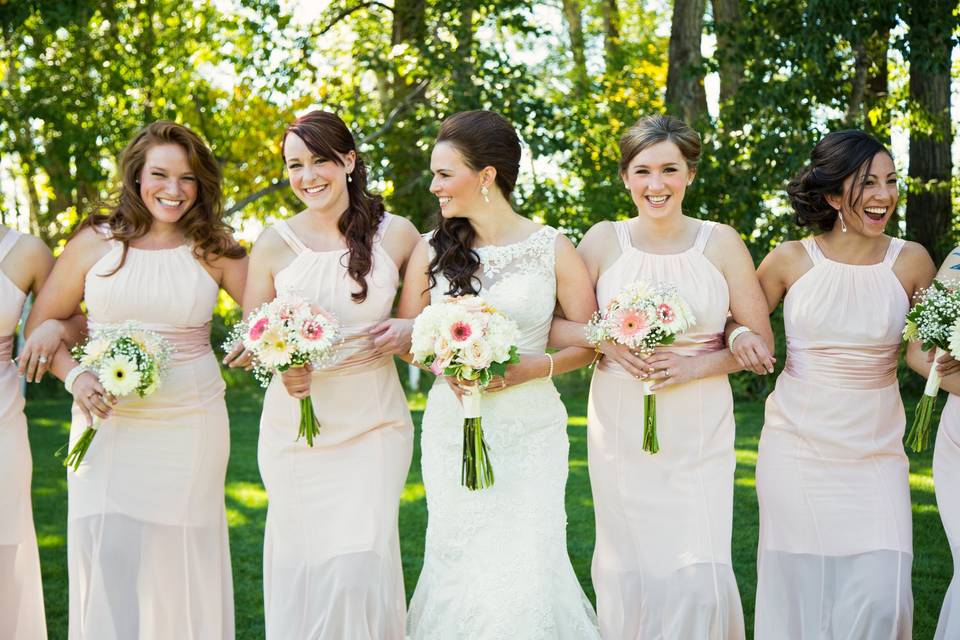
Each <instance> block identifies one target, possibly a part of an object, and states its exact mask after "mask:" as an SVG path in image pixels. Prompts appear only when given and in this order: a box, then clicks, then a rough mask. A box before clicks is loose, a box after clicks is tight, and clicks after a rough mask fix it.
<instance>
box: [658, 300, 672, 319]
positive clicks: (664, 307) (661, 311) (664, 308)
mask: <svg viewBox="0 0 960 640" xmlns="http://www.w3.org/2000/svg"><path fill="white" fill-rule="evenodd" d="M657 317H658V318H660V322H663V323H664V324H671V323H672V322H673V321H674V319H675V318H676V314H675V313H674V312H673V307H671V306H670V305H668V304H667V303H666V302H664V303H661V304H659V305H657Z"/></svg>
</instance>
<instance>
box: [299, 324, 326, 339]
mask: <svg viewBox="0 0 960 640" xmlns="http://www.w3.org/2000/svg"><path fill="white" fill-rule="evenodd" d="M323 334H324V329H323V323H322V322H320V321H318V320H307V321H306V322H304V323H303V325H302V326H301V327H300V335H301V336H303V337H304V339H306V340H320V339H322V338H323Z"/></svg>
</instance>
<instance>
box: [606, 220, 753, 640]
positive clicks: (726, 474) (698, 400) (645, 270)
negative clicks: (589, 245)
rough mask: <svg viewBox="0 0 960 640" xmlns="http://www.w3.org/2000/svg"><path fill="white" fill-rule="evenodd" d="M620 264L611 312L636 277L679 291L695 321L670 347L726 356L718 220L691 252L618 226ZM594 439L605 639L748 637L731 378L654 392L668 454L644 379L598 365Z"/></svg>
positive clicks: (609, 277) (612, 275)
mask: <svg viewBox="0 0 960 640" xmlns="http://www.w3.org/2000/svg"><path fill="white" fill-rule="evenodd" d="M613 224H614V228H615V229H616V232H617V237H618V239H619V241H620V251H621V254H620V257H619V258H618V259H617V260H616V261H615V262H614V263H613V264H612V265H611V266H610V267H609V268H608V269H607V270H606V271H605V272H603V274H601V276H600V278H599V280H598V282H597V302H598V304H599V306H600V308H601V309H602V308H604V307H605V306H606V305H607V303H608V302H609V300H610V299H611V298H613V297H614V296H615V295H616V294H617V293H618V292H619V291H620V290H621V289H622V288H623V286H624V285H626V284H628V283H630V282H634V281H636V280H645V281H647V282H648V283H650V284H655V283H658V282H668V283H672V284H674V285H676V286H677V287H678V289H679V290H680V295H681V296H683V298H684V299H685V300H686V301H687V303H688V304H689V305H690V306H691V308H692V310H693V313H694V315H695V317H696V320H697V323H696V325H695V326H694V327H692V328H691V329H690V331H689V332H687V333H686V334H684V335H682V336H680V337H678V338H677V341H676V342H675V343H674V344H673V345H670V346H669V347H667V349H669V350H670V351H673V352H675V353H678V354H680V355H689V356H695V355H697V354H701V353H705V352H709V351H715V350H718V349H723V348H724V345H723V329H724V325H725V323H726V319H727V313H728V311H729V308H730V301H729V292H728V289H727V283H726V280H725V279H724V277H723V275H722V274H721V273H720V271H719V270H718V269H717V268H716V267H715V266H714V265H713V264H712V263H711V262H710V261H709V260H708V259H707V258H706V257H705V256H704V255H703V250H704V247H706V245H707V242H708V241H709V238H710V233H711V231H712V230H713V228H714V225H715V223H713V222H703V223H701V225H700V229H699V231H698V233H697V237H696V241H695V242H694V244H693V246H691V247H690V248H689V249H688V250H686V251H683V252H681V253H677V254H668V255H659V254H652V253H647V252H644V251H640V250H639V249H636V248H635V247H634V246H633V244H632V242H631V240H630V233H629V229H628V227H627V223H626V222H615V223H613ZM588 421H589V427H588V429H587V442H588V454H589V467H590V483H591V485H592V487H593V501H594V509H595V511H596V521H597V542H596V549H595V550H594V555H593V571H592V573H593V586H594V589H595V590H596V594H597V615H598V616H599V618H600V630H601V634H602V636H603V638H605V639H606V640H627V639H629V640H633V639H635V638H642V639H643V640H660V639H664V640H666V639H670V640H687V639H689V638H697V639H698V640H705V639H709V640H721V639H722V640H727V639H729V640H740V639H742V638H743V637H744V623H743V609H742V607H741V604H740V593H739V591H738V590H737V583H736V578H735V577H734V574H733V567H732V564H731V557H730V554H731V552H730V544H731V535H732V530H731V529H732V518H733V474H734V468H735V466H736V458H735V456H734V449H733V440H734V420H733V397H732V394H731V391H730V384H729V382H728V381H727V376H725V375H722V376H714V377H710V378H703V379H700V380H696V381H694V382H690V383H687V384H683V385H678V386H672V387H669V388H667V389H664V390H663V391H661V392H659V393H657V433H658V436H659V440H660V451H659V453H657V454H655V455H652V454H650V453H647V452H645V451H643V450H642V445H643V394H642V383H641V382H640V381H639V380H635V379H634V378H632V377H631V376H629V375H628V374H627V373H626V372H625V371H623V369H622V368H620V367H619V366H618V365H616V364H615V363H612V362H607V361H605V360H603V361H601V363H600V365H599V366H598V367H597V369H596V371H595V373H594V375H593V381H592V384H591V386H590V400H589V408H588Z"/></svg>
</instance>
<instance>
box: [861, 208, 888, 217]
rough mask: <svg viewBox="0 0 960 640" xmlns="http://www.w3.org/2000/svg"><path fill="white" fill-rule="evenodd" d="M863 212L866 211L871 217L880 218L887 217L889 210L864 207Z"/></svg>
mask: <svg viewBox="0 0 960 640" xmlns="http://www.w3.org/2000/svg"><path fill="white" fill-rule="evenodd" d="M863 210H864V211H865V212H866V213H867V214H869V215H871V216H876V217H878V218H879V217H883V216H885V215H887V208H886V207H864V208H863Z"/></svg>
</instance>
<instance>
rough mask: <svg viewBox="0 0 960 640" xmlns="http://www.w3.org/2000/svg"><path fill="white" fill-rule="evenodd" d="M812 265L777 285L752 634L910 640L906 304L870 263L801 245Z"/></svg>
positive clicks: (880, 268) (889, 277)
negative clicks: (903, 349) (782, 335)
mask: <svg viewBox="0 0 960 640" xmlns="http://www.w3.org/2000/svg"><path fill="white" fill-rule="evenodd" d="M802 243H803V246H804V247H805V248H806V250H807V253H808V254H809V256H810V260H811V261H812V262H813V266H812V267H811V268H810V270H809V271H807V272H806V273H805V274H804V275H803V276H801V277H800V279H799V280H797V281H796V282H795V283H794V284H793V286H791V287H790V289H789V290H788V291H787V294H786V296H785V297H784V301H783V322H784V328H785V330H786V336H787V360H786V363H785V368H784V371H783V373H781V374H780V377H779V378H778V379H777V385H776V389H775V390H774V392H773V393H771V394H770V396H769V397H768V398H767V406H766V421H765V423H764V426H763V431H762V434H761V436H760V446H759V453H758V460H757V475H756V478H757V495H758V497H759V499H760V545H759V551H758V554H757V572H758V582H757V609H756V638H757V639H758V640H794V639H803V640H807V639H809V640H814V639H817V640H819V639H820V638H833V639H835V640H841V639H850V640H853V639H859V638H871V639H873V638H877V639H880V638H883V639H897V640H906V639H909V638H910V637H911V625H912V617H913V596H912V593H911V588H910V572H911V565H912V560H913V547H912V529H911V521H910V517H911V516H910V514H911V511H910V486H909V481H908V462H907V457H906V455H905V453H904V450H903V444H902V438H903V431H904V423H905V419H904V411H903V403H902V402H901V400H900V388H899V386H898V384H897V356H898V353H899V351H900V342H901V337H900V336H901V332H902V330H903V325H904V316H905V314H906V312H907V310H908V309H909V306H910V303H909V300H908V299H907V294H906V292H905V291H904V289H903V286H902V285H901V284H900V281H899V280H898V279H897V277H896V276H895V275H894V273H893V265H894V263H895V262H896V260H897V256H898V255H899V253H900V250H901V249H902V248H903V244H904V243H903V241H902V240H899V239H896V238H894V239H891V241H890V244H889V246H888V248H887V252H886V255H885V257H884V259H883V261H882V262H879V263H876V264H872V265H850V264H844V263H840V262H835V261H833V260H830V259H828V258H827V257H826V256H824V254H823V252H822V251H821V250H820V247H819V245H818V244H817V241H816V240H815V239H814V238H807V239H805V240H803V241H802Z"/></svg>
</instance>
